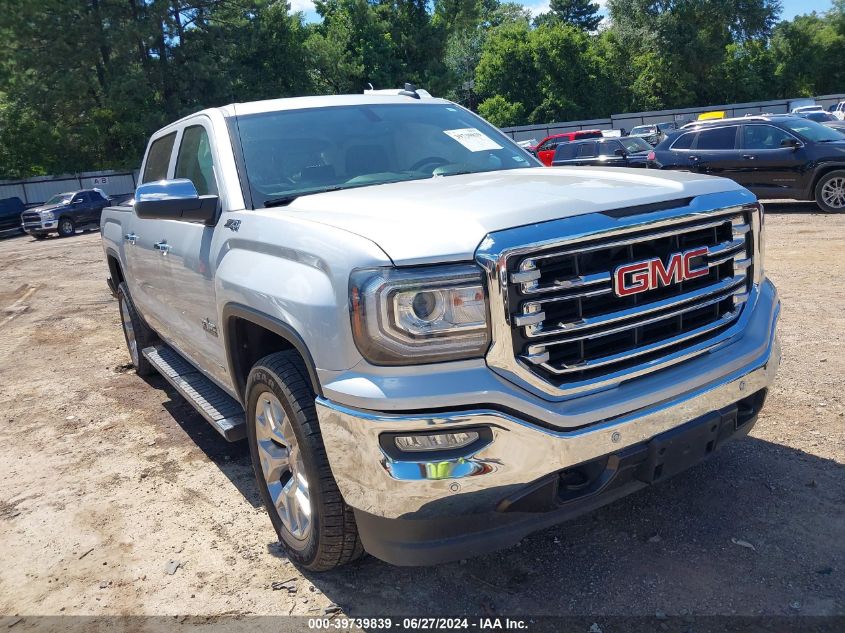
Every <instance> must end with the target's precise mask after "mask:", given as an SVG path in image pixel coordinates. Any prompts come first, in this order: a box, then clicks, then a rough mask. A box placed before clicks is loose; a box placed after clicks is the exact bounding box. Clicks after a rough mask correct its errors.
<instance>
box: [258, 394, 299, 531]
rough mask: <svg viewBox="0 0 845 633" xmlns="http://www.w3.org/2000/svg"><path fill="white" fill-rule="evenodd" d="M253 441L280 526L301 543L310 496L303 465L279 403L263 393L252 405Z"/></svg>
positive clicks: (272, 395) (290, 427)
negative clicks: (253, 416)
mask: <svg viewBox="0 0 845 633" xmlns="http://www.w3.org/2000/svg"><path fill="white" fill-rule="evenodd" d="M253 423H254V424H255V439H256V444H257V446H258V456H259V459H260V460H261V472H262V474H263V475H264V481H265V483H266V484H267V489H268V491H269V492H270V498H271V499H272V500H273V506H274V508H275V511H276V513H277V514H278V515H279V518H280V519H281V520H282V524H283V525H284V526H285V528H287V530H288V532H290V533H291V535H292V536H293V537H294V538H296V539H298V540H300V541H303V540H305V539H306V538H308V534H309V533H310V531H311V497H310V495H309V492H308V479H307V478H306V477H305V465H304V464H303V462H302V454H301V453H300V450H299V444H298V443H297V441H296V435H295V434H294V432H293V427H292V426H291V424H290V420H288V417H287V415H285V410H284V409H283V408H282V403H281V402H279V399H278V398H277V397H276V396H275V395H274V394H273V393H271V392H269V391H264V392H262V393H261V395H259V396H258V402H257V403H256V405H255V420H254V421H253Z"/></svg>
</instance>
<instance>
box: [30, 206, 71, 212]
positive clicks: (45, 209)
mask: <svg viewBox="0 0 845 633" xmlns="http://www.w3.org/2000/svg"><path fill="white" fill-rule="evenodd" d="M64 208H70V205H69V204H51V205H44V206H41V207H33V208H32V209H28V211H32V212H35V213H41V212H42V211H55V210H56V209H64Z"/></svg>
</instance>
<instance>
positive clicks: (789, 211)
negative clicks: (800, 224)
mask: <svg viewBox="0 0 845 633" xmlns="http://www.w3.org/2000/svg"><path fill="white" fill-rule="evenodd" d="M762 202H763V208H764V209H765V212H766V215H810V214H817V215H828V214H827V213H825V212H824V211H822V210H821V209H819V207H818V205H816V203H815V202H808V201H807V200H790V201H784V200H779V201H777V202H770V201H768V200H763V201H762Z"/></svg>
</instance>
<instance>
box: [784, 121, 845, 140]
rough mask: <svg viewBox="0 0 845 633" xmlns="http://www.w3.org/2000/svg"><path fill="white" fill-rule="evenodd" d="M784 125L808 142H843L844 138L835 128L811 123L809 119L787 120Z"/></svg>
mask: <svg viewBox="0 0 845 633" xmlns="http://www.w3.org/2000/svg"><path fill="white" fill-rule="evenodd" d="M783 124H784V125H785V126H786V127H787V128H789V129H790V130H792V131H793V132H795V133H796V134H800V135H801V136H803V137H804V138H805V139H807V140H808V141H815V142H817V143H819V142H824V141H841V140H843V136H842V134H841V133H840V132H837V131H836V130H834V129H833V128H829V127H827V126H826V125H822V124H821V123H816V122H815V121H810V120H809V119H787V120H785V121H784V122H783Z"/></svg>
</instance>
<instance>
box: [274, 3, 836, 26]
mask: <svg viewBox="0 0 845 633" xmlns="http://www.w3.org/2000/svg"><path fill="white" fill-rule="evenodd" d="M288 1H289V2H290V4H291V8H292V10H293V11H303V12H305V18H306V20H307V21H308V22H315V21H317V20H319V19H320V16H318V15H317V14H316V13H315V12H314V2H313V0H288ZM597 2H598V3H599V5H601V6H602V11H604V6H605V5H606V4H607V0H597ZM782 2H783V13H782V14H781V18H782V19H784V20H791V19H792V18H794V17H795V16H796V15H798V14H802V13H810V12H811V11H818V12H822V11H827V10H828V9H830V6H831V1H830V0H782ZM522 4H523V5H525V7H526V8H527V9H528V10H529V11H531V13H532V14H533V15H537V14H539V13H545V12H546V11H548V10H549V0H529V1H528V2H523V3H522Z"/></svg>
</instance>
